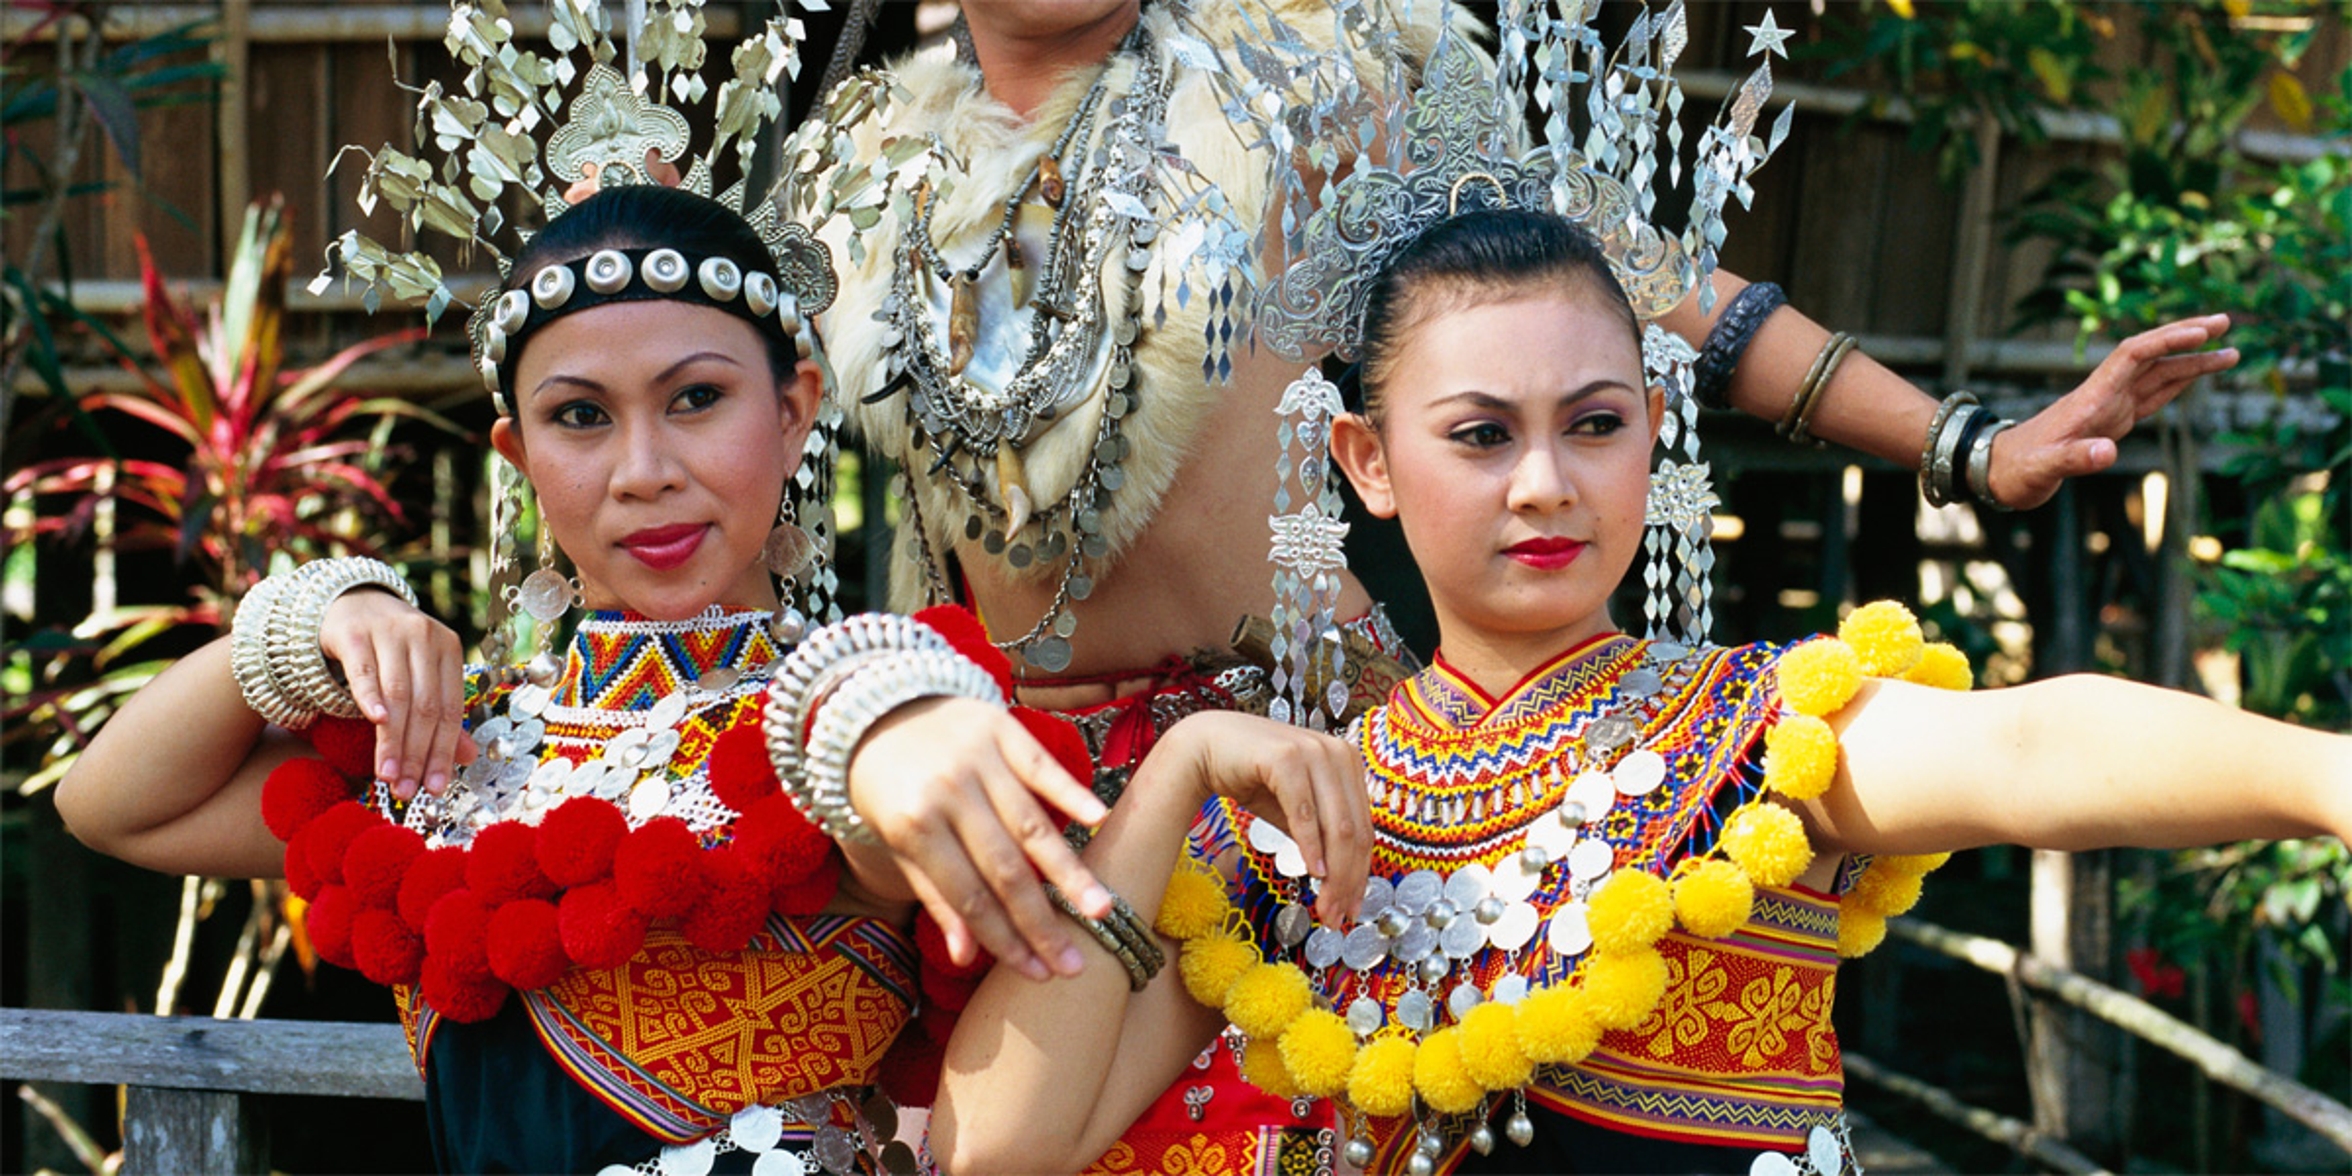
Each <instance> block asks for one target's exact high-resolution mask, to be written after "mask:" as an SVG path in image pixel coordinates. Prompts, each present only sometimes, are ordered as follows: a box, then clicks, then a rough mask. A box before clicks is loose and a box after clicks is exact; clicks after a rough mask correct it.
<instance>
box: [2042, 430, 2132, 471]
mask: <svg viewBox="0 0 2352 1176" xmlns="http://www.w3.org/2000/svg"><path fill="white" fill-rule="evenodd" d="M2116 453H2117V450H2116V447H2115V442H2114V441H2112V440H2110V439H2108V438H2105V437H2087V438H2083V439H2081V440H2077V441H2069V442H2067V443H2066V444H2064V445H2062V446H2059V447H2058V451H2057V453H2056V455H2055V456H2054V457H2053V458H2052V464H2053V466H2054V467H2055V468H2054V470H2053V472H2054V473H2055V474H2056V475H2057V478H2058V480H2064V479H2067V478H2080V477H2084V476H2086V475H2089V474H2096V473H2099V472H2101V471H2103V470H2105V469H2106V468H2107V467H2109V466H2111V465H2114V464H2115V457H2116Z"/></svg>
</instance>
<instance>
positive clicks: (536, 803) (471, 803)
mask: <svg viewBox="0 0 2352 1176" xmlns="http://www.w3.org/2000/svg"><path fill="white" fill-rule="evenodd" d="M593 623H595V624H597V625H598V626H599V627H600V628H602V629H604V630H605V631H606V632H609V633H613V634H615V635H634V634H663V633H679V632H694V631H700V630H707V629H711V628H720V627H732V626H737V625H742V624H746V623H751V624H759V623H764V618H760V617H757V616H756V615H755V616H751V617H747V616H746V614H742V613H727V612H725V611H724V610H721V609H718V608H715V607H714V608H713V609H711V610H710V611H708V612H705V613H704V614H702V615H701V616H699V617H696V618H693V619H692V620H688V621H683V622H643V621H597V622H593ZM558 672H559V671H558V670H557V667H556V665H555V663H554V662H553V661H552V659H549V658H547V657H545V656H542V657H541V658H540V659H539V660H537V661H535V662H534V663H533V664H532V665H531V666H529V667H519V666H518V667H508V668H507V669H505V670H502V671H499V673H500V674H502V675H504V676H506V677H507V678H508V679H509V680H514V679H519V680H516V681H514V682H513V686H512V689H510V690H509V691H508V692H507V696H506V705H505V706H504V708H503V709H502V710H501V711H500V713H498V714H496V715H494V716H492V717H489V718H486V719H483V720H481V721H478V722H476V723H475V724H474V726H473V729H472V730H471V731H470V732H469V733H468V734H469V735H470V736H471V737H472V738H473V741H474V745H475V747H476V748H477V749H478V751H479V754H477V755H476V756H475V758H474V761H473V762H472V763H470V764H467V765H466V766H465V767H463V768H461V769H459V771H458V774H457V778H456V779H455V780H453V781H451V783H450V787H449V790H448V791H447V792H446V793H445V794H443V795H441V796H432V795H430V794H424V793H420V794H418V795H417V797H416V798H415V799H414V800H412V801H410V802H409V803H408V806H407V809H406V811H405V812H403V813H402V814H401V823H402V824H404V825H406V826H408V827H409V828H411V829H415V830H416V831H417V832H419V833H422V834H424V835H425V840H426V843H427V844H428V845H431V846H436V847H437V846H442V845H463V844H466V843H468V842H471V841H472V840H473V838H474V835H475V834H477V833H479V832H481V831H482V830H483V829H486V828H489V827H490V826H491V825H494V824H497V823H499V822H502V821H522V822H524V823H526V824H532V825H536V824H538V823H539V821H540V820H542V819H544V818H545V817H546V815H547V814H548V812H550V811H552V810H553V809H554V808H555V807H556V806H557V805H560V804H562V803H563V802H564V801H566V800H569V799H572V798H573V797H579V796H592V797H595V798H597V799H600V800H605V801H609V802H611V803H613V804H614V805H616V806H618V807H619V808H620V809H621V810H622V812H623V813H624V814H625V815H626V816H627V818H628V822H629V826H630V827H631V828H637V827H639V826H642V825H644V824H645V823H646V822H648V821H651V820H653V819H655V818H657V817H664V816H668V817H677V818H679V819H681V820H683V821H685V822H686V824H687V826H688V827H689V828H691V829H693V830H694V831H695V832H697V833H703V832H708V831H709V830H711V829H715V828H718V827H719V826H721V825H724V824H726V823H728V822H729V821H732V820H734V819H735V817H736V816H737V815H738V814H737V813H735V811H734V810H732V809H730V808H728V807H727V806H726V805H724V804H722V803H720V801H719V798H718V796H717V794H716V793H714V792H713V791H712V790H711V787H710V765H709V763H708V762H707V761H706V760H703V759H699V758H698V759H697V760H696V761H695V762H693V763H690V764H683V765H681V764H676V763H673V762H672V761H673V760H674V758H675V757H676V755H677V752H678V747H679V745H680V742H681V741H682V739H683V737H684V734H683V733H684V730H685V727H686V723H687V720H688V719H690V718H693V717H695V716H697V715H700V714H702V713H704V712H705V711H709V710H712V709H713V708H720V707H732V706H734V705H735V704H736V703H737V702H739V700H741V699H744V698H747V697H753V696H756V695H759V694H760V693H762V692H764V691H765V690H766V689H767V685H768V674H769V668H768V667H766V666H760V667H751V668H737V667H733V666H716V667H713V668H712V669H710V670H709V671H707V672H705V673H704V674H702V676H701V677H700V678H699V679H696V680H694V681H691V682H688V683H686V684H685V685H684V686H682V687H681V688H679V689H678V690H676V691H674V692H672V693H670V694H668V695H666V696H664V697H662V698H661V699H659V700H658V701H656V702H655V703H654V704H653V705H652V706H650V707H647V708H645V709H644V710H631V711H623V710H613V709H608V708H604V707H588V706H570V705H565V704H561V703H558V702H556V701H555V697H556V695H555V688H556V681H555V679H556V677H557V675H558ZM551 726H552V727H555V728H557V729H558V730H559V731H560V730H561V729H563V728H575V729H576V728H591V729H595V728H604V729H611V728H618V730H617V731H615V732H614V733H613V734H612V735H610V736H606V737H602V738H598V737H595V736H579V735H564V734H560V733H558V734H552V735H551V734H550V733H549V728H550V727H551ZM550 750H553V751H557V752H562V751H578V752H581V753H583V754H582V755H581V758H580V759H579V761H578V762H577V763H576V764H575V763H574V762H573V759H572V757H570V756H567V755H561V754H555V755H549V754H546V753H547V752H548V751H550ZM543 757H544V758H543ZM374 801H375V803H376V806H377V807H378V808H379V809H380V810H381V811H386V812H398V811H400V810H399V809H398V808H396V807H394V806H393V803H392V798H391V795H390V792H389V790H388V789H387V788H386V787H385V785H384V784H382V783H381V782H379V783H378V784H377V785H376V790H375V795H374Z"/></svg>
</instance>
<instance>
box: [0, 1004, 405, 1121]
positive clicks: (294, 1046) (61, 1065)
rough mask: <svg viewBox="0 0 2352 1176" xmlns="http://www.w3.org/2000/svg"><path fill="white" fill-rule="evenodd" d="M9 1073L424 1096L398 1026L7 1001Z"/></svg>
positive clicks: (0, 1045) (3, 1016)
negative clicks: (10, 1005)
mask: <svg viewBox="0 0 2352 1176" xmlns="http://www.w3.org/2000/svg"><path fill="white" fill-rule="evenodd" d="M0 1075H6V1076H8V1077H11V1078H32V1079H37V1080H41V1081H48V1082H93V1083H99V1084H103V1085H131V1086H159V1087H173V1088H180V1089H190V1090H221V1091H242V1092H246V1093H253V1094H323V1095H336V1096H342V1097H349V1098H393V1099H407V1100H418V1101H421V1100H422V1099H423V1098H424V1097H425V1087H424V1083H423V1081H422V1080H420V1079H419V1078H418V1077H417V1072H416V1066H415V1065H414V1064H412V1063H411V1062H410V1061H409V1056H408V1046H407V1043H406V1042H405V1040H404V1039H403V1038H402V1036H401V1031H400V1027H399V1026H397V1025H369V1024H358V1023H354V1022H347V1021H216V1020H213V1019H212V1018H210V1017H150V1016H142V1015H139V1014H134V1013H85V1012H69V1011H64V1010H57V1009H0Z"/></svg>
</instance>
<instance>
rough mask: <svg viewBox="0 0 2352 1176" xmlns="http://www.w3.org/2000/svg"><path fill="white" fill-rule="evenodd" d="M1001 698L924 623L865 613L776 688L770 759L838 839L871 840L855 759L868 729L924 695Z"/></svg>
mask: <svg viewBox="0 0 2352 1176" xmlns="http://www.w3.org/2000/svg"><path fill="white" fill-rule="evenodd" d="M938 695H956V696H959V697H964V698H976V699H979V700H981V701H983V702H994V703H999V704H1001V703H1002V702H1003V701H1004V692H1003V690H1001V689H999V688H998V686H997V684H996V679H995V678H994V677H992V676H990V675H989V673H988V672H987V671H986V670H983V669H981V668H980V667H979V666H977V665H974V664H973V663H972V662H971V661H970V660H969V659H967V658H965V657H964V656H963V655H962V654H959V653H957V652H955V650H954V648H953V647H951V646H949V645H948V643H947V640H946V639H945V638H943V637H941V636H940V635H939V634H938V633H937V632H936V631H934V630H932V629H931V628H930V627H929V626H927V625H924V624H922V623H921V622H918V621H914V620H910V619H908V618H906V617H902V616H894V615H891V614H887V613H861V614H859V615H857V616H854V617H849V618H847V619H845V620H842V621H838V622H835V623H834V624H830V625H827V626H825V627H824V628H821V629H818V630H817V631H816V632H814V633H811V634H809V635H808V637H807V638H806V639H805V640H803V641H802V642H801V643H800V645H799V646H798V647H797V648H795V649H794V650H793V651H792V653H791V654H790V655H789V656H787V657H786V658H785V659H784V664H783V665H782V666H781V667H779V668H778V669H777V671H776V675H775V677H774V679H773V680H771V681H770V683H769V685H768V705H767V710H766V712H765V716H764V723H765V726H766V729H767V740H768V758H769V760H770V761H771V762H772V763H773V764H774V765H775V768H776V777H777V779H779V780H781V781H782V782H783V785H784V791H785V794H786V795H788V796H790V797H791V798H792V803H793V805H794V806H795V807H797V808H798V809H799V810H800V812H801V815H803V816H805V817H807V818H808V819H809V820H810V821H811V822H814V823H815V824H816V826H817V828H819V829H822V830H824V832H825V835H826V836H828V837H831V838H833V839H835V840H837V841H860V842H867V843H871V842H872V841H873V840H874V839H875V838H874V833H873V831H872V830H871V829H869V828H867V827H866V822H865V818H863V817H860V816H859V815H858V814H857V810H856V809H854V808H852V807H850V803H849V759H850V755H851V753H852V752H854V751H855V750H856V749H857V745H858V742H859V741H860V740H862V739H864V738H865V734H866V731H867V729H868V728H870V727H872V726H873V725H874V724H875V723H876V722H878V721H880V720H881V718H882V716H884V715H886V714H889V713H890V712H891V711H892V710H893V709H896V708H897V707H899V706H901V705H904V704H905V703H908V702H912V701H914V700H916V699H918V698H929V697H934V696H938Z"/></svg>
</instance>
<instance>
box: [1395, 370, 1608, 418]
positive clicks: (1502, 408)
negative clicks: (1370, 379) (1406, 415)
mask: <svg viewBox="0 0 2352 1176" xmlns="http://www.w3.org/2000/svg"><path fill="white" fill-rule="evenodd" d="M1611 388H1619V389H1623V390H1625V391H1627V392H1631V391H1633V386H1632V385H1630V384H1627V383H1626V382H1625V381H1623V380H1618V379H1612V378H1610V377H1608V376H1603V377H1601V378H1600V379H1597V380H1594V381H1592V382H1591V383H1589V384H1586V385H1585V386H1583V387H1581V388H1578V389H1577V390H1575V391H1573V392H1570V393H1569V394H1567V395H1566V396H1563V397H1561V398H1560V399H1559V401H1558V403H1556V404H1555V405H1554V406H1553V407H1555V408H1566V407H1568V406H1569V405H1571V404H1574V403H1576V402H1577V401H1580V400H1583V399H1585V398H1587V397H1590V396H1596V395H1599V394H1600V393H1603V392H1606V391H1608V390H1610V389H1611ZM1457 400H1458V401H1461V402H1463V403H1465V404H1468V405H1470V406H1471V407H1473V408H1483V409H1486V410H1488V411H1490V412H1511V411H1515V410H1516V409H1517V408H1518V407H1519V405H1518V403H1517V402H1516V401H1510V400H1505V399H1503V398H1502V397H1500V396H1497V395H1495V394H1494V393H1492V392H1484V391H1480V390H1479V389H1476V388H1469V389H1465V390H1463V391H1460V392H1453V393H1449V394H1447V395H1444V396H1440V397H1438V398H1437V399H1436V400H1435V401H1433V402H1431V404H1430V407H1431V408H1437V407H1441V406H1444V405H1447V404H1451V403H1453V402H1454V401H1457Z"/></svg>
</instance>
